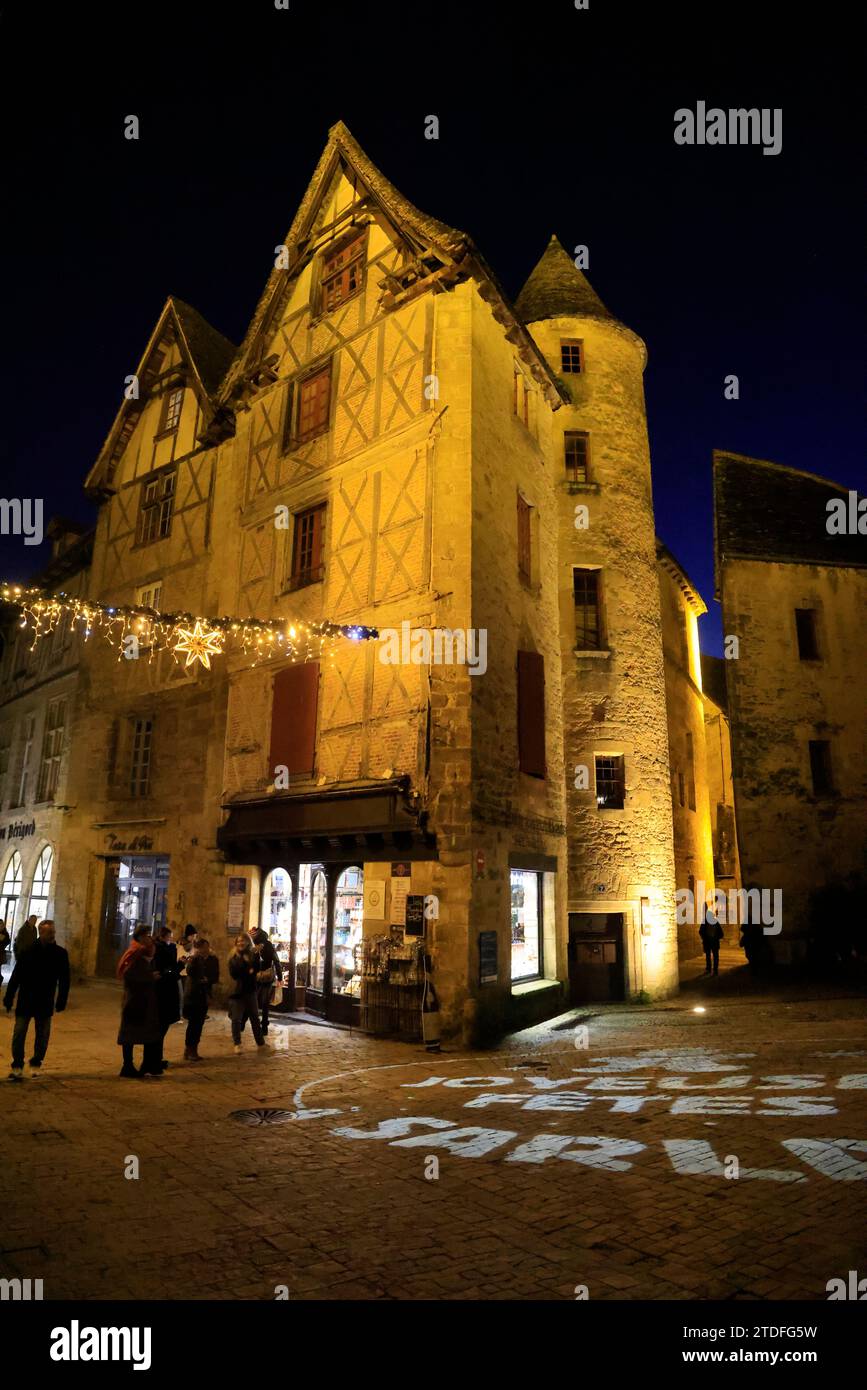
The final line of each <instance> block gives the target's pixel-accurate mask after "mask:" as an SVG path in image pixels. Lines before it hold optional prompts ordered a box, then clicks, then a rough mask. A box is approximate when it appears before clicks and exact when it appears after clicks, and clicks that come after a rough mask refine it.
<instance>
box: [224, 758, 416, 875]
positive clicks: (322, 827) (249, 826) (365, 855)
mask: <svg viewBox="0 0 867 1390" xmlns="http://www.w3.org/2000/svg"><path fill="white" fill-rule="evenodd" d="M413 800H414V798H413V795H412V793H411V792H410V789H409V779H408V778H400V779H398V780H395V781H390V782H376V783H367V784H353V785H350V786H342V787H329V788H328V789H327V790H323V791H306V792H277V793H275V794H274V795H272V796H268V797H259V798H256V799H250V800H244V801H230V802H228V803H226V804H225V805H224V807H223V809H224V810H225V811H228V817H227V820H226V822H225V824H224V825H222V826H221V827H220V828H219V830H218V831H217V845H218V847H219V849H221V850H222V852H223V854H224V855H225V856H226V858H227V859H228V860H229V861H230V862H231V863H233V864H261V865H269V864H270V865H275V864H280V865H283V866H287V865H291V864H296V863H316V862H320V861H323V862H328V861H330V862H345V863H347V864H350V863H353V862H358V861H359V860H389V859H396V858H400V859H435V858H436V857H437V850H436V836H435V835H433V834H431V833H430V832H429V831H428V830H427V829H426V828H425V825H424V821H425V814H424V812H419V811H417V810H416V809H415V807H414V805H413Z"/></svg>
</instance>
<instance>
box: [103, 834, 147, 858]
mask: <svg viewBox="0 0 867 1390" xmlns="http://www.w3.org/2000/svg"><path fill="white" fill-rule="evenodd" d="M105 847H106V849H108V850H125V851H126V853H127V854H136V853H141V852H142V851H143V850H144V851H147V850H152V849H153V847H154V842H153V840H152V839H151V837H150V835H136V836H135V837H134V838H133V839H132V840H130V841H126V840H119V839H118V838H117V836H116V835H112V834H111V833H110V832H109V834H108V835H106V837H105Z"/></svg>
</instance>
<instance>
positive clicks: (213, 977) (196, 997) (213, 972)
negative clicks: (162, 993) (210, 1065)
mask: <svg viewBox="0 0 867 1390" xmlns="http://www.w3.org/2000/svg"><path fill="white" fill-rule="evenodd" d="M219 978H220V962H219V961H218V960H217V957H216V956H215V955H212V954H211V947H210V944H209V943H208V941H207V940H206V939H205V937H203V936H199V937H197V938H196V949H195V951H194V952H193V954H192V955H191V956H190V959H189V964H188V965H187V973H186V977H185V979H184V1009H183V1013H184V1018H185V1019H186V1020H187V1035H186V1038H185V1039H184V1060H185V1061H187V1062H201V1060H202V1059H201V1057H200V1056H199V1042H200V1040H201V1037H202V1029H203V1028H204V1026H205V1019H206V1018H207V1016H208V1004H209V1003H210V1000H211V991H212V989H213V988H214V985H215V984H216V983H217V981H218V980H219Z"/></svg>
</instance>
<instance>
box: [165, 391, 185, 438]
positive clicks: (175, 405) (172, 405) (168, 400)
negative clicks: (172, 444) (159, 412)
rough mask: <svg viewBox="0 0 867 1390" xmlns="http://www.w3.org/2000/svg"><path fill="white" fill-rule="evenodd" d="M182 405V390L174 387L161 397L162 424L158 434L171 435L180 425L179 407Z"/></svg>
mask: <svg viewBox="0 0 867 1390" xmlns="http://www.w3.org/2000/svg"><path fill="white" fill-rule="evenodd" d="M183 403H184V388H183V386H176V387H175V388H174V390H173V391H169V392H168V393H167V394H166V395H165V396H164V397H163V422H162V425H161V426H160V434H172V433H173V432H174V431H175V430H176V429H177V427H178V425H179V424H180V420H181V407H182V406H183Z"/></svg>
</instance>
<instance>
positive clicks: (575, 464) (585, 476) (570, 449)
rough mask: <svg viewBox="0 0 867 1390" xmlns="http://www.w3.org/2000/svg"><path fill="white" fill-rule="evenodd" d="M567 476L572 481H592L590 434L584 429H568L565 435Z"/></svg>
mask: <svg viewBox="0 0 867 1390" xmlns="http://www.w3.org/2000/svg"><path fill="white" fill-rule="evenodd" d="M563 447H564V452H565V459H566V478H567V481H568V482H570V483H587V482H589V481H590V436H589V434H587V433H586V432H585V431H584V430H567V432H566V434H565V435H564V436H563Z"/></svg>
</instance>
